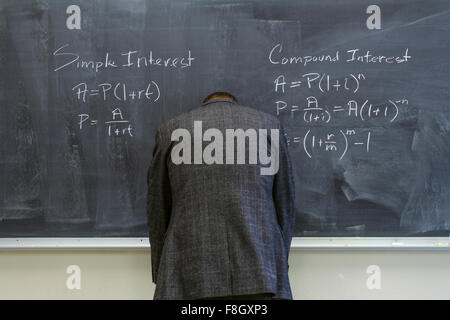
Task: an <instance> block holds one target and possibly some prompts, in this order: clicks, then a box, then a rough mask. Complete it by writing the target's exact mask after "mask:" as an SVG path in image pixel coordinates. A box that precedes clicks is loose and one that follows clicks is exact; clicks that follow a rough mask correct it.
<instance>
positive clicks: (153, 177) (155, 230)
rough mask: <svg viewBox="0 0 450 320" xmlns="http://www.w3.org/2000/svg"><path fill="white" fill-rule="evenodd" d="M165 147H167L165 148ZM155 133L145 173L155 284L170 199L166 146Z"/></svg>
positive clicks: (167, 150)
mask: <svg viewBox="0 0 450 320" xmlns="http://www.w3.org/2000/svg"><path fill="white" fill-rule="evenodd" d="M165 145H167V146H165ZM165 145H164V144H163V143H162V138H161V133H160V130H158V131H157V133H156V141H155V147H154V149H153V159H152V162H151V164H150V167H149V168H148V172H147V186H148V192H147V223H148V229H149V241H150V247H151V264H152V281H153V282H154V283H156V281H157V275H158V267H159V262H160V259H161V252H162V248H163V245H164V238H165V234H166V231H167V228H168V225H169V220H170V212H171V207H172V197H171V190H170V181H169V175H168V171H167V159H168V155H169V147H168V144H165Z"/></svg>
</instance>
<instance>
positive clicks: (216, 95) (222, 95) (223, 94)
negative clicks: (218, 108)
mask: <svg viewBox="0 0 450 320" xmlns="http://www.w3.org/2000/svg"><path fill="white" fill-rule="evenodd" d="M224 98H225V99H231V100H233V101H234V102H238V101H237V99H236V98H235V97H234V96H233V95H232V94H231V93H228V92H214V93H211V94H210V95H209V96H207V97H206V98H205V100H203V103H205V102H207V101H209V100H212V99H224Z"/></svg>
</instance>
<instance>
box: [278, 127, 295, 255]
mask: <svg viewBox="0 0 450 320" xmlns="http://www.w3.org/2000/svg"><path fill="white" fill-rule="evenodd" d="M279 139H280V143H279V168H278V172H277V173H276V175H275V177H274V186H273V199H274V202H275V209H276V211H277V219H278V224H279V225H280V229H281V233H282V235H283V239H284V244H285V248H286V252H287V254H289V250H290V248H291V240H292V234H293V231H294V223H295V185H294V177H293V172H292V164H291V160H290V158H289V152H288V146H287V141H286V137H285V135H284V130H283V128H282V127H281V126H280V133H279Z"/></svg>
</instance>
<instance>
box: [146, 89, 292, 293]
mask: <svg viewBox="0 0 450 320" xmlns="http://www.w3.org/2000/svg"><path fill="white" fill-rule="evenodd" d="M199 128H201V129H202V130H205V132H204V134H203V132H199ZM207 129H208V130H207ZM237 129H242V130H237ZM230 130H231V131H230ZM230 132H231V133H233V132H234V134H235V136H231V135H230ZM243 132H244V133H245V134H246V136H245V137H244V139H239V137H238V136H239V133H241V134H242V133H243ZM251 133H255V134H253V135H252V134H251ZM256 133H259V138H260V139H259V141H258V148H257V149H258V150H257V151H256V149H255V148H251V146H252V145H253V146H254V144H253V142H254V141H253V142H252V141H251V139H252V138H254V137H255V136H256ZM224 136H226V137H227V138H229V137H230V136H231V137H232V138H233V139H234V138H235V137H237V138H236V139H234V140H235V141H228V140H227V142H226V143H224V142H223V141H222V142H221V140H220V139H221V137H222V138H223V137H224ZM192 137H193V138H194V141H193V142H192V140H189V139H191V138H192ZM261 137H262V139H261ZM240 138H242V137H240ZM275 138H276V139H275ZM199 139H201V141H200V142H201V143H200V144H199V142H198V141H199ZM239 140H240V141H239ZM243 141H244V142H245V143H244V145H245V146H246V147H248V148H247V150H245V152H246V154H245V156H246V160H247V162H248V163H244V164H243V163H242V162H241V163H238V161H235V162H234V163H233V164H230V163H232V162H233V160H236V159H239V157H240V156H242V155H240V154H239V152H242V148H241V149H239V148H240V147H239V146H237V147H236V148H235V149H234V150H233V152H230V150H228V149H229V148H228V147H230V145H231V146H236V145H237V144H238V143H242V142H243ZM213 144H214V146H215V147H214V148H212V147H211V146H212V145H213ZM267 144H268V145H269V146H268V147H267ZM242 146H243V145H241V147H242ZM264 146H266V149H264ZM220 147H224V148H228V149H227V150H221V149H220ZM211 149H214V151H211ZM269 149H270V150H269ZM261 150H262V151H261ZM266 150H267V152H266ZM255 151H256V152H257V153H258V155H259V156H260V157H259V160H258V162H256V163H255V162H254V160H255V158H256V156H255V154H252V152H255ZM264 152H266V153H265V154H264ZM269 154H270V157H271V158H270V159H273V160H275V161H273V163H268V162H267V161H266V160H267V156H268V155H269ZM247 155H248V157H247ZM233 156H234V158H233ZM264 156H266V158H264ZM275 156H276V158H275ZM225 158H226V159H225ZM211 159H212V160H211ZM240 159H241V160H242V159H243V158H240ZM251 159H253V162H252V163H250V161H249V160H251ZM263 160H264V161H263ZM275 162H276V163H275ZM274 163H275V165H273V164H274ZM268 167H271V168H273V172H272V173H271V172H270V170H267V169H268ZM263 170H265V171H263ZM147 212H148V226H149V237H150V245H151V260H152V279H153V282H154V283H156V289H155V294H154V299H205V298H206V299H208V298H210V299H229V298H232V299H240V298H244V299H267V298H272V297H273V298H275V299H292V293H291V288H290V284H289V279H288V268H289V266H288V255H289V250H290V244H291V238H292V231H293V227H294V219H295V209H294V182H293V177H292V168H291V163H290V160H289V155H288V150H287V143H286V139H285V137H284V134H283V131H282V128H281V126H280V122H279V120H278V119H277V118H276V117H274V116H272V115H269V114H266V113H263V112H260V111H257V110H254V109H252V108H249V107H244V106H241V105H238V103H237V100H236V99H235V98H234V97H233V96H232V95H231V94H229V93H225V92H216V93H213V94H211V95H209V96H208V97H207V98H206V99H205V100H204V102H203V104H202V106H200V107H199V108H196V109H194V110H193V111H191V112H188V113H185V114H182V115H180V116H178V117H176V118H174V119H171V120H169V121H167V122H166V123H164V124H163V125H161V126H160V128H159V129H158V131H157V134H156V144H155V149H154V151H153V160H152V163H151V165H150V168H149V171H148V198H147Z"/></svg>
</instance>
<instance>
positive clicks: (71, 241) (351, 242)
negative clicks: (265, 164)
mask: <svg viewBox="0 0 450 320" xmlns="http://www.w3.org/2000/svg"><path fill="white" fill-rule="evenodd" d="M149 248H150V244H149V240H148V238H119V237H113V238H2V239H0V250H24V249H51V250H54V249H62V250H69V249H78V250H79V249H82V250H103V249H106V250H109V249H123V250H125V249H126V250H148V249H149ZM291 249H294V250H432V251H435V250H442V251H444V250H448V251H450V235H449V237H361V238H358V237H294V238H293V239H292V244H291Z"/></svg>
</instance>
